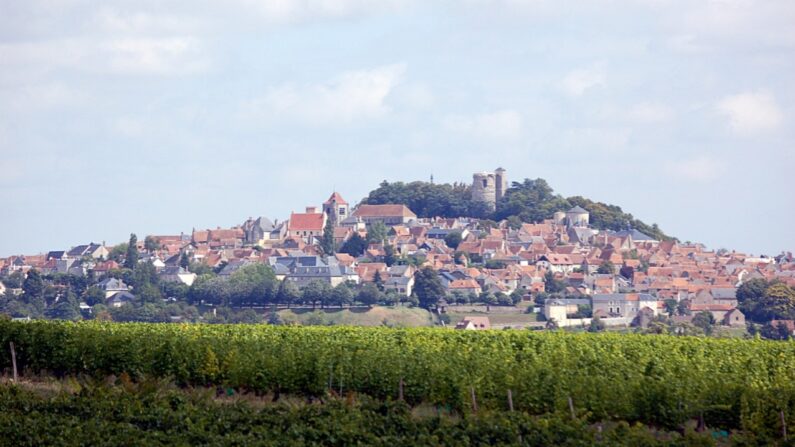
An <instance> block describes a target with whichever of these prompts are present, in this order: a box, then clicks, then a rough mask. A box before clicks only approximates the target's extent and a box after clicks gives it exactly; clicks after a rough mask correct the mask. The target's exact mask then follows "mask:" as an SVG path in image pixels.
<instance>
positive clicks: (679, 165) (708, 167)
mask: <svg viewBox="0 0 795 447" xmlns="http://www.w3.org/2000/svg"><path fill="white" fill-rule="evenodd" d="M725 169H726V166H725V164H724V163H723V162H721V161H718V160H714V159H713V158H711V157H708V156H699V157H695V158H690V159H687V160H680V161H676V162H668V163H666V164H665V172H667V173H668V174H670V175H673V176H675V177H678V178H681V179H685V180H691V181H697V182H709V181H712V180H716V179H717V178H718V177H720V176H721V175H722V174H723V172H724V170H725Z"/></svg>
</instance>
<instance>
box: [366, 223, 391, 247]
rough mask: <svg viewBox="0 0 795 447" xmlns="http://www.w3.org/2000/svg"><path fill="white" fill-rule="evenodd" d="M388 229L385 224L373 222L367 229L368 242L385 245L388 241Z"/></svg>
mask: <svg viewBox="0 0 795 447" xmlns="http://www.w3.org/2000/svg"><path fill="white" fill-rule="evenodd" d="M386 237H387V228H386V225H384V223H383V222H373V223H372V224H371V225H370V227H369V228H368V229H367V242H368V243H371V244H373V243H375V244H383V243H384V241H386Z"/></svg>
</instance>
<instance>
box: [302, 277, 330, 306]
mask: <svg viewBox="0 0 795 447" xmlns="http://www.w3.org/2000/svg"><path fill="white" fill-rule="evenodd" d="M329 295H331V286H329V284H328V283H327V282H325V281H320V280H317V279H316V280H313V281H310V282H309V284H307V285H306V286H304V289H303V290H302V293H301V300H302V301H303V302H304V303H305V304H306V303H312V310H314V309H315V307H316V306H317V304H318V303H321V302H323V301H324V299H326V297H328V296H329Z"/></svg>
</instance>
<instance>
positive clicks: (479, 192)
mask: <svg viewBox="0 0 795 447" xmlns="http://www.w3.org/2000/svg"><path fill="white" fill-rule="evenodd" d="M507 189H508V179H507V177H506V176H505V169H503V168H497V169H496V170H495V171H494V172H476V173H474V174H472V200H474V201H477V202H485V203H487V204H488V205H489V207H490V208H491V209H492V210H493V209H495V208H496V207H497V202H498V201H499V200H500V199H502V197H503V196H504V195H505V191H506V190H507Z"/></svg>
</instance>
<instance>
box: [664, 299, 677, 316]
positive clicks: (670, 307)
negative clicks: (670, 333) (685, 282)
mask: <svg viewBox="0 0 795 447" xmlns="http://www.w3.org/2000/svg"><path fill="white" fill-rule="evenodd" d="M663 303H664V304H665V312H667V313H668V316H669V317H673V316H674V314H675V313H676V305H677V304H678V303H677V302H676V300H675V299H673V298H668V299H666V300H665V301H664V302H663Z"/></svg>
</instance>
